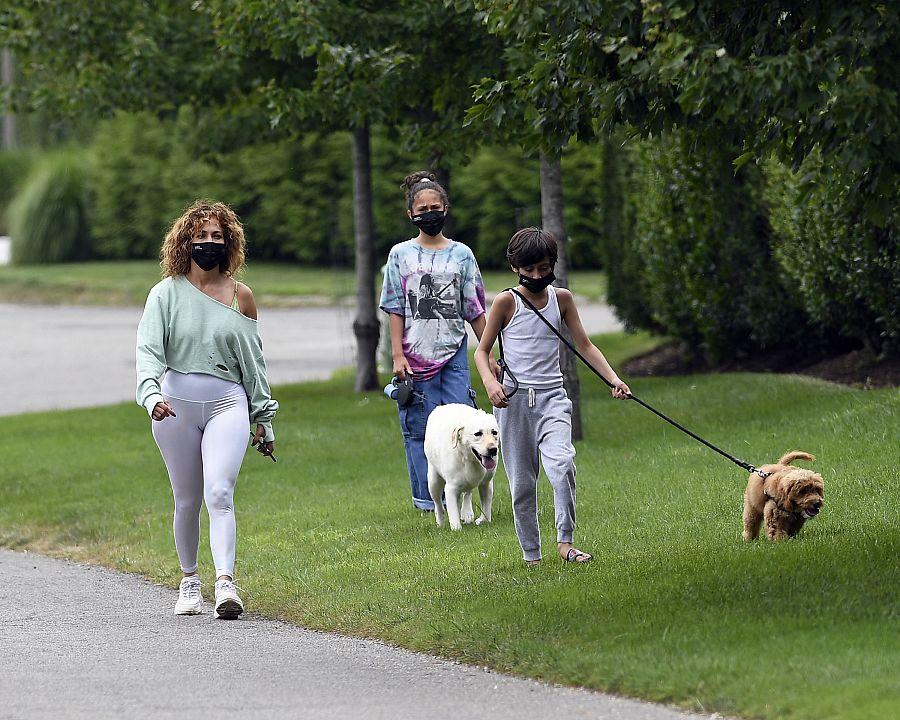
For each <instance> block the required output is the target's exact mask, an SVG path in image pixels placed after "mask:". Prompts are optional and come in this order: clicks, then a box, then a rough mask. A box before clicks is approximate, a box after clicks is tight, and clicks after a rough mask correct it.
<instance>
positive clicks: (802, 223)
mask: <svg viewBox="0 0 900 720" xmlns="http://www.w3.org/2000/svg"><path fill="white" fill-rule="evenodd" d="M767 176H768V178H769V183H768V186H767V190H766V194H765V197H766V201H767V204H768V206H769V207H770V208H771V218H772V224H773V226H774V228H775V230H776V232H777V233H778V236H779V242H778V245H777V247H776V253H777V256H778V259H779V261H780V263H781V266H782V268H783V269H784V272H785V274H786V276H787V277H789V278H790V279H791V282H792V283H793V285H794V287H795V288H796V289H797V292H798V293H799V295H800V297H801V298H802V301H803V305H804V307H805V309H806V312H807V313H808V314H809V316H810V318H811V320H812V322H813V323H814V324H815V325H817V326H819V327H821V328H822V329H823V331H826V332H829V333H834V334H838V335H842V336H845V337H851V338H856V339H858V340H860V341H861V342H862V343H864V344H865V345H867V346H869V347H870V348H871V349H872V350H874V351H875V352H878V353H889V354H896V353H897V352H898V351H900V250H898V248H900V216H898V210H897V207H898V205H897V201H898V200H900V188H895V191H894V198H895V201H894V203H893V205H892V209H891V211H890V212H889V214H888V216H887V218H886V221H885V223H884V224H883V225H880V226H879V225H875V224H874V223H872V221H871V220H870V219H869V214H868V213H867V212H866V209H865V207H864V206H863V201H862V199H860V198H859V196H858V195H854V194H852V193H850V192H849V185H848V183H847V182H846V181H845V180H844V178H843V177H842V175H841V174H840V173H839V172H836V171H833V170H832V171H831V172H826V170H825V168H823V167H822V164H821V161H820V160H819V158H818V156H812V157H810V158H809V159H808V160H807V161H806V162H805V163H804V164H803V166H802V167H801V168H800V169H799V170H798V171H797V172H796V173H792V172H790V171H789V170H788V169H787V168H785V167H784V166H783V165H780V164H778V163H775V162H771V163H770V164H769V165H768V167H767Z"/></svg>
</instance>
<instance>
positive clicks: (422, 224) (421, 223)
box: [412, 210, 447, 237]
mask: <svg viewBox="0 0 900 720" xmlns="http://www.w3.org/2000/svg"><path fill="white" fill-rule="evenodd" d="M446 214H447V213H446V212H445V211H443V210H429V211H428V212H425V213H422V214H421V215H413V216H412V224H413V225H415V226H416V227H417V228H419V230H421V231H422V232H423V233H425V234H426V235H431V237H434V236H436V235H439V234H440V232H441V230H443V229H444V217H445V216H446Z"/></svg>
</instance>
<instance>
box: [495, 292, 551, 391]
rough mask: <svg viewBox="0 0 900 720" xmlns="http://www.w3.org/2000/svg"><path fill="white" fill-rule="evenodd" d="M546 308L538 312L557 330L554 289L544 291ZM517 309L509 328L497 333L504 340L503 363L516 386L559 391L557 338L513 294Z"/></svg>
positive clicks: (532, 311)
mask: <svg viewBox="0 0 900 720" xmlns="http://www.w3.org/2000/svg"><path fill="white" fill-rule="evenodd" d="M547 294H548V298H547V304H546V305H545V306H544V307H543V308H541V310H540V311H539V312H540V313H541V315H543V316H544V318H546V319H547V321H548V322H549V323H550V324H551V325H553V327H555V328H556V329H557V330H559V329H560V328H561V325H562V317H561V315H560V312H559V302H558V301H557V299H556V288H555V287H553V286H552V285H550V286H549V287H548V288H547ZM512 296H513V299H514V300H515V301H516V309H515V312H513V316H512V318H511V319H510V321H509V324H508V325H507V326H506V327H505V328H503V330H501V331H500V334H501V336H502V338H503V360H504V361H505V362H506V364H507V365H509V369H510V370H512V372H513V374H514V375H515V376H516V379H517V380H518V381H519V385H520V386H522V387H526V388H535V389H536V390H546V389H548V388H555V387H561V386H562V384H563V377H562V371H561V370H560V369H559V338H557V337H556V335H554V334H553V331H552V330H551V329H550V328H548V327H547V325H546V324H545V323H544V321H543V320H541V319H540V318H539V317H538V316H537V315H536V314H535V312H534V310H532V309H531V308H529V307H528V306H527V305H526V304H525V303H523V302H522V299H521V298H520V297H519V296H518V295H516V294H515V293H512Z"/></svg>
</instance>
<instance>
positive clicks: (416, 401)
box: [399, 338, 475, 510]
mask: <svg viewBox="0 0 900 720" xmlns="http://www.w3.org/2000/svg"><path fill="white" fill-rule="evenodd" d="M474 397H475V393H474V392H473V391H472V388H471V385H470V375H469V359H468V356H467V352H466V339H465V338H464V339H463V343H462V346H461V347H460V348H459V350H457V351H456V354H455V355H454V356H453V357H452V358H450V362H448V363H447V364H446V365H444V367H442V368H441V371H440V372H439V373H438V374H437V375H435V376H434V377H433V378H431V379H430V380H416V381H415V391H414V393H413V401H412V402H411V403H410V404H409V405H407V406H406V407H401V408H399V410H400V431H401V432H402V433H403V445H404V447H405V448H406V467H407V469H408V470H409V484H410V487H411V489H412V499H413V505H415V506H416V507H417V508H419V509H420V510H434V501H433V500H432V499H431V494H430V493H429V492H428V460H427V459H426V458H425V424H426V423H427V422H428V416H429V415H430V414H431V411H432V410H434V409H435V408H436V407H437V406H438V405H448V404H450V403H464V404H466V405H472V404H473V398H474Z"/></svg>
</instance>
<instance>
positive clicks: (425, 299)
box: [406, 273, 462, 320]
mask: <svg viewBox="0 0 900 720" xmlns="http://www.w3.org/2000/svg"><path fill="white" fill-rule="evenodd" d="M410 279H412V278H410ZM418 280H419V284H418V286H417V287H416V288H415V289H413V288H412V287H411V285H407V290H406V293H407V300H408V301H409V307H410V309H411V310H412V316H413V320H440V319H444V320H451V319H460V318H461V317H462V313H461V312H460V308H459V298H460V293H459V277H458V276H457V274H456V273H422V274H421V275H419V276H418Z"/></svg>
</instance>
